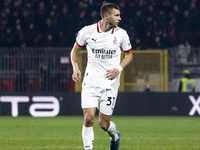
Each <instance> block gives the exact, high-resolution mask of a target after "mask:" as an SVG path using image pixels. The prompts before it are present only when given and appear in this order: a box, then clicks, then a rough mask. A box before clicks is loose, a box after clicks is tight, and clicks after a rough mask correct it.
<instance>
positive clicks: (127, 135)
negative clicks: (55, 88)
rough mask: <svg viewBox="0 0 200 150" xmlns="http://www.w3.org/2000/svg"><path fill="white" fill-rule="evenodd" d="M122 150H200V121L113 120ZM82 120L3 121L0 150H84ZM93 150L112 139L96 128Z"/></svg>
mask: <svg viewBox="0 0 200 150" xmlns="http://www.w3.org/2000/svg"><path fill="white" fill-rule="evenodd" d="M112 120H113V121H114V122H115V123H116V125H117V129H118V130H119V131H120V132H121V143H120V150H199V149H200V130H199V129H200V118H199V117H135V116H132V117H131V116H129V117H127V116H120V117H117V116H113V117H112ZM82 122H83V118H82V117H72V116H65V117H54V118H34V117H17V118H13V117H3V116H1V117H0V150H51V149H52V150H54V149H55V150H83V146H82V145H83V144H82V137H81V129H82ZM94 133H95V141H94V148H93V149H94V150H108V149H109V143H110V141H109V137H108V135H107V134H106V133H105V132H104V131H102V130H101V129H100V128H99V126H98V121H97V118H96V120H95V125H94Z"/></svg>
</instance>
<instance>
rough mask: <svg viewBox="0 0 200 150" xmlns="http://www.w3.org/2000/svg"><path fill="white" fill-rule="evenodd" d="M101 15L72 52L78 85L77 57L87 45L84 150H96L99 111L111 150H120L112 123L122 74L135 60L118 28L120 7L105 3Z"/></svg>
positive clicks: (83, 95) (100, 120)
mask: <svg viewBox="0 0 200 150" xmlns="http://www.w3.org/2000/svg"><path fill="white" fill-rule="evenodd" d="M100 14H101V18H102V20H100V21H99V22H98V23H95V24H92V25H89V26H85V27H83V28H82V29H81V30H80V31H79V33H78V35H77V38H76V42H75V44H74V47H73V49H72V51H71V62H72V66H73V75H72V79H73V81H74V82H75V83H79V82H80V80H81V72H80V70H79V67H78V63H77V59H78V58H77V57H78V52H79V51H80V50H81V48H82V47H83V46H86V49H87V53H88V61H87V67H86V71H85V75H84V79H83V83H82V92H81V106H82V109H83V115H84V123H83V128H82V138H83V144H84V149H85V150H92V148H93V142H94V131H93V124H94V118H95V112H96V108H98V109H99V121H98V122H99V126H100V127H101V128H102V129H103V130H104V131H105V132H107V133H108V135H109V136H110V139H111V143H110V150H118V149H119V142H120V132H119V131H117V129H116V125H115V123H114V122H112V121H111V116H112V113H113V110H114V107H115V103H116V99H117V94H118V87H119V79H120V73H121V71H122V70H123V68H124V67H126V66H127V65H128V64H129V63H130V62H131V61H132V59H133V54H132V51H131V50H132V47H131V43H130V40H129V36H128V35H127V32H126V31H125V30H123V29H122V28H120V27H118V24H119V22H120V21H121V17H120V9H119V7H118V6H117V5H115V4H113V3H105V4H104V5H103V6H102V7H101V10H100ZM121 51H123V52H124V53H125V57H124V58H123V60H122V62H120V56H121Z"/></svg>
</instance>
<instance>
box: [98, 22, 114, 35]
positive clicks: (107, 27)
mask: <svg viewBox="0 0 200 150" xmlns="http://www.w3.org/2000/svg"><path fill="white" fill-rule="evenodd" d="M99 25H100V28H101V31H102V32H109V31H110V29H112V28H113V27H112V26H110V25H109V24H108V23H107V22H106V21H105V20H101V21H100V23H99Z"/></svg>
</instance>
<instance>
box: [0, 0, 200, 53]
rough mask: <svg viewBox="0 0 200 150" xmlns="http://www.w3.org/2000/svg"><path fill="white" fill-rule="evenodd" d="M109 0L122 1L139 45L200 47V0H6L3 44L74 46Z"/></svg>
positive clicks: (0, 19)
mask: <svg viewBox="0 0 200 150" xmlns="http://www.w3.org/2000/svg"><path fill="white" fill-rule="evenodd" d="M104 2H113V3H116V4H117V5H119V7H120V10H121V17H122V21H121V23H120V24H119V26H120V27H122V28H124V29H125V30H127V32H128V34H129V36H130V39H131V42H132V45H133V48H134V49H150V48H158V49H159V48H168V47H174V46H177V45H179V44H183V43H185V42H188V43H189V44H190V45H191V46H193V47H200V19H199V18H200V0H110V1H106V0H2V1H1V5H0V47H72V46H73V44H74V41H75V37H76V34H77V32H78V31H79V30H80V29H81V28H82V27H83V26H85V25H89V24H92V23H96V22H98V21H99V20H100V15H99V10H100V7H101V5H102V3H104Z"/></svg>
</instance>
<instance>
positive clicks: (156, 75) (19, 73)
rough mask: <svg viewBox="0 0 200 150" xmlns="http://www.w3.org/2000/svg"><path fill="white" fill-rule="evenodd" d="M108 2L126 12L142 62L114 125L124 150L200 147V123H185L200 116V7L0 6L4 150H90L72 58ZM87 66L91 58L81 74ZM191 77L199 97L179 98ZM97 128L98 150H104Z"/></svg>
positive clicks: (5, 0) (42, 0)
mask: <svg viewBox="0 0 200 150" xmlns="http://www.w3.org/2000/svg"><path fill="white" fill-rule="evenodd" d="M104 2H113V3H116V4H117V5H119V7H120V9H121V17H122V21H121V22H120V25H119V26H120V27H122V28H124V29H126V30H127V32H128V34H129V36H130V40H131V43H132V46H133V53H134V56H135V58H134V61H133V62H132V63H131V64H130V65H129V66H128V67H127V68H125V69H124V71H123V72H122V76H121V85H120V89H119V90H120V93H119V95H118V102H117V105H116V108H115V111H114V116H113V118H112V119H113V120H114V121H115V122H116V124H117V127H118V129H119V130H120V131H121V133H122V141H121V148H122V149H128V150H130V149H138V150H161V149H162V150H169V149H170V150H197V149H198V150H199V149H200V134H199V123H200V122H199V118H198V117H187V116H199V115H200V96H199V92H200V19H199V18H200V0H109V1H107V0H0V116H1V117H0V128H1V129H0V130H1V131H0V149H2V150H4V149H5V150H8V149H19V150H21V149H48V150H49V149H70V150H75V149H82V139H81V135H80V133H81V127H82V121H83V118H82V117H80V115H82V110H81V107H80V92H79V91H80V90H81V85H80V84H79V85H77V84H76V85H75V84H74V83H73V81H72V80H71V76H72V66H71V63H70V51H71V48H72V46H73V44H74V42H75V38H76V35H77V32H78V31H79V30H80V29H81V28H82V27H83V26H85V25H88V24H92V23H96V22H98V21H99V20H100V16H99V9H100V7H101V5H102V3H104ZM86 60H87V55H86V51H85V50H83V51H81V52H80V54H79V65H80V69H81V70H82V73H84V68H85V66H86ZM185 69H187V70H189V71H190V72H191V76H192V77H193V78H194V79H195V82H196V88H195V93H178V92H177V91H178V84H179V80H180V78H181V77H182V76H183V70H185ZM146 86H150V89H151V91H152V92H144V91H145V88H146ZM74 115H76V116H74ZM10 116H14V117H17V116H20V117H17V118H13V117H10ZM21 116H23V117H21ZM24 116H28V117H24ZM29 116H34V117H29ZM53 116H58V117H53ZM141 116H142V117H141ZM144 116H148V117H144ZM149 116H152V117H149ZM158 116H161V117H158ZM166 116H186V117H166ZM35 117H51V118H35ZM97 122H98V120H97V118H96V121H95V123H96V125H95V126H94V127H95V138H96V139H95V144H94V148H95V149H96V150H97V149H99V150H100V149H101V150H102V149H106V148H107V147H108V145H109V143H107V144H106V142H109V137H107V138H106V137H105V134H104V132H102V131H101V130H100V129H99V128H98V125H97Z"/></svg>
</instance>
